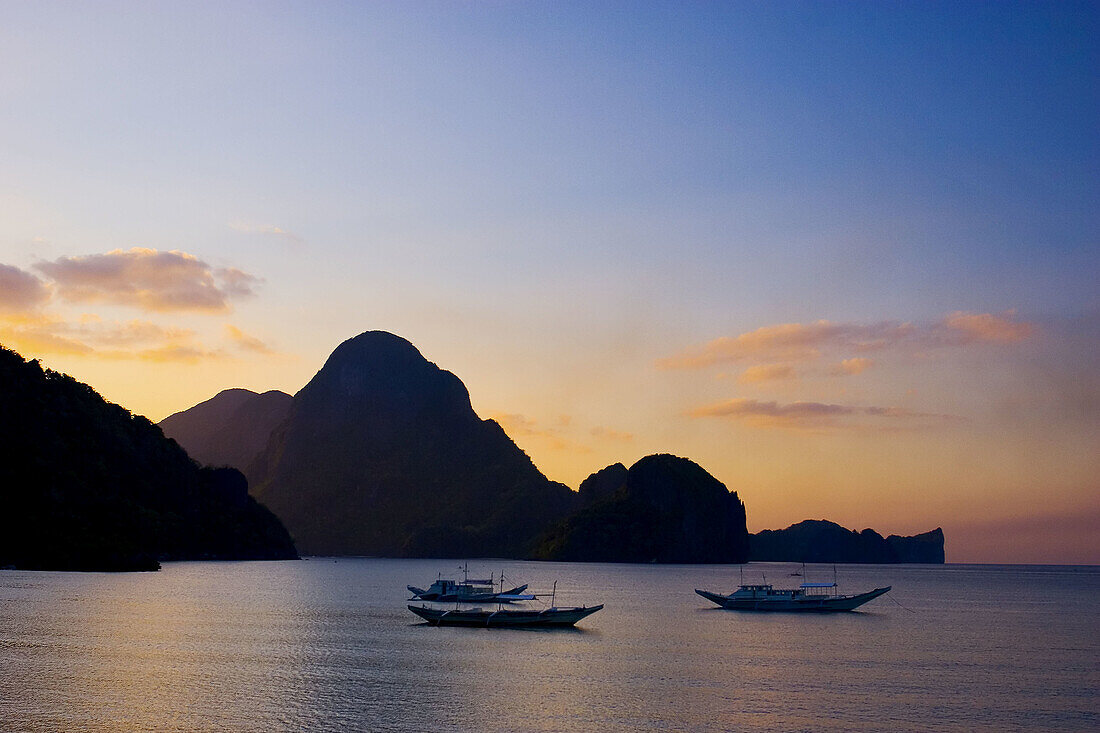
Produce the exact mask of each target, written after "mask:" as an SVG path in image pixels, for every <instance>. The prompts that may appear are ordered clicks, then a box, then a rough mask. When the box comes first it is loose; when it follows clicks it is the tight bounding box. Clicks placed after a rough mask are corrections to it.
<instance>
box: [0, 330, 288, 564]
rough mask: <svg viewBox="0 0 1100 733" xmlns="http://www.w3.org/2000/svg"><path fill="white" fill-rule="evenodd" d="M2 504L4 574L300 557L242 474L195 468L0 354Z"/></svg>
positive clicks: (134, 419)
mask: <svg viewBox="0 0 1100 733" xmlns="http://www.w3.org/2000/svg"><path fill="white" fill-rule="evenodd" d="M0 506H2V508H3V510H2V511H0V567H5V566H14V567H17V568H28V569H31V568H37V569H56V570H153V569H156V568H157V567H158V561H159V560H188V559H225V560H229V559H233V560H241V559H257V560H259V559H263V560H267V559H284V558H294V557H297V553H296V552H295V549H294V544H293V543H292V542H291V539H290V536H289V535H288V534H287V532H286V530H285V529H284V528H283V526H282V524H281V523H280V522H279V520H278V519H277V518H276V517H275V516H274V515H273V514H272V513H271V512H269V511H268V510H267V509H265V508H264V507H263V506H261V505H260V504H258V503H257V502H256V500H255V499H253V498H252V497H251V496H249V495H248V486H247V483H246V482H245V479H244V476H243V475H242V474H241V473H240V472H238V471H236V470H233V469H200V468H199V466H198V465H196V464H195V463H194V461H192V460H191V459H190V458H189V457H188V455H187V453H185V452H184V451H183V449H182V448H180V447H179V445H177V444H176V443H175V442H174V441H171V440H169V439H167V438H165V437H164V435H163V433H162V432H161V431H160V429H159V428H158V427H157V426H155V425H153V423H151V422H149V420H147V419H145V418H144V417H140V416H137V415H131V414H130V413H129V412H127V411H126V410H124V409H123V408H121V407H119V406H118V405H114V404H111V403H109V402H106V401H105V400H104V399H103V398H102V397H100V396H99V395H98V394H96V392H95V390H93V389H92V388H91V387H89V386H88V385H86V384H82V383H80V382H78V381H76V380H75V379H73V378H72V377H69V376H66V375H64V374H59V373H58V372H54V371H51V370H48V369H47V370H44V369H42V367H41V366H40V365H39V364H38V362H37V361H24V360H23V359H22V358H21V357H20V356H19V355H18V354H16V353H15V352H13V351H9V350H7V349H3V348H0Z"/></svg>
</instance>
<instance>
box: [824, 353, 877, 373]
mask: <svg viewBox="0 0 1100 733" xmlns="http://www.w3.org/2000/svg"><path fill="white" fill-rule="evenodd" d="M874 363H875V360H874V359H868V358H866V357H863V356H855V357H852V358H851V359H845V360H844V361H842V362H840V363H839V364H837V365H836V368H835V369H834V370H833V373H834V374H862V373H863V372H865V371H867V370H868V369H870V368H871V365H873V364H874Z"/></svg>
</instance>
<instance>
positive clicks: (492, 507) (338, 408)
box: [249, 331, 576, 557]
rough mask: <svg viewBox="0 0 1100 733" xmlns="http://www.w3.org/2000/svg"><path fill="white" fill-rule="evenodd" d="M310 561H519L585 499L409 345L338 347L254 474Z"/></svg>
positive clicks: (380, 341) (367, 336) (377, 335)
mask: <svg viewBox="0 0 1100 733" xmlns="http://www.w3.org/2000/svg"><path fill="white" fill-rule="evenodd" d="M249 479H250V480H252V479H255V481H256V484H257V486H258V491H259V493H260V495H261V496H263V497H264V499H265V501H268V502H269V503H270V504H271V506H272V507H273V508H274V509H275V510H276V511H277V512H279V514H280V516H282V517H283V518H284V520H285V521H286V522H287V526H288V527H290V529H291V531H292V532H293V533H294V536H295V538H296V539H298V540H300V541H301V546H302V547H303V548H304V549H305V550H306V551H307V552H316V553H335V554H383V555H413V556H436V557H438V556H441V555H452V556H474V555H485V554H495V555H512V556H516V555H522V554H525V553H526V552H527V551H528V550H529V549H530V547H531V543H532V541H533V539H534V537H535V535H536V534H537V532H538V531H539V529H541V527H542V526H544V525H545V523H546V522H547V521H548V519H552V518H557V517H560V516H562V515H564V514H565V513H566V512H567V511H568V510H569V509H570V508H571V507H572V505H573V503H574V502H575V500H576V495H575V494H573V492H571V491H569V489H568V487H565V486H562V485H561V484H556V483H553V482H550V481H548V480H547V479H546V477H545V476H543V475H542V474H541V473H540V472H539V470H538V469H537V468H535V465H534V464H533V463H532V462H531V459H530V458H529V457H528V456H527V455H526V454H525V453H524V452H523V451H521V450H520V449H519V448H518V447H517V446H516V445H515V443H513V442H512V441H511V439H510V438H508V436H507V435H506V434H505V432H504V431H503V430H502V429H501V428H500V426H499V425H498V424H497V423H495V422H493V421H492V420H481V419H480V418H478V416H477V414H476V413H475V412H474V410H473V407H472V406H471V404H470V395H469V392H467V390H466V387H465V386H464V385H463V384H462V382H461V380H459V378H458V377H456V376H455V375H454V374H452V373H450V372H448V371H446V370H444V369H440V368H439V367H438V366H436V365H435V364H433V363H432V362H430V361H428V360H427V359H425V358H424V356H423V355H422V354H421V353H420V352H419V351H418V350H417V349H416V347H414V346H413V345H412V344H411V343H409V342H408V341H407V340H405V339H403V338H401V337H399V336H395V335H394V334H392V333H387V332H385V331H368V332H366V333H362V334H360V335H358V336H356V337H354V338H351V339H348V340H347V341H345V342H343V343H342V344H340V345H339V346H338V347H337V348H336V349H335V350H334V351H333V352H332V354H331V355H330V356H329V358H328V359H327V360H326V361H325V364H324V366H323V367H322V368H321V369H320V371H318V372H317V374H316V375H314V377H313V379H311V380H310V381H309V384H307V385H306V386H305V387H303V388H302V389H301V391H299V392H298V394H296V395H295V396H294V403H293V405H292V406H291V409H290V411H289V414H288V416H287V419H286V421H285V422H284V423H283V424H282V425H281V426H280V427H279V428H278V429H276V430H275V431H274V432H273V433H272V436H271V440H270V441H269V443H268V445H267V447H266V448H265V449H264V451H263V452H262V453H261V454H260V455H259V456H258V457H257V458H256V460H255V462H254V463H253V465H252V467H251V469H250V471H249Z"/></svg>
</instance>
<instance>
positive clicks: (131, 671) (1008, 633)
mask: <svg viewBox="0 0 1100 733" xmlns="http://www.w3.org/2000/svg"><path fill="white" fill-rule="evenodd" d="M456 566H457V563H456V562H455V561H449V560H438V561H436V560H373V559H339V560H332V559H310V560H305V561H301V562H282V563H175V564H167V565H165V567H164V569H163V570H162V571H161V572H159V573H141V574H99V573H87V574H82V573H49V572H23V571H3V572H0V721H3V722H2V725H0V727H2V728H3V729H4V730H66V731H107V730H112V731H114V730H119V731H129V730H179V731H184V730H186V731H191V730H244V731H268V730H333V731H336V730H455V731H466V730H523V731H543V730H545V731H566V730H595V729H603V730H608V729H621V730H695V729H714V730H723V729H724V730H820V729H823V728H834V729H847V730H896V729H909V730H938V731H944V730H947V731H951V730H957V731H963V730H975V729H985V730H1028V729H1030V730H1074V731H1077V730H1086V729H1096V728H1097V727H1098V726H1100V662H1098V658H1100V654H1098V653H1100V610H1098V609H1100V568H1096V567H1037V566H965V565H948V566H885V565H879V566H838V574H839V581H840V583H841V586H842V590H846V591H849V592H856V591H862V590H868V589H870V588H872V587H876V586H882V585H893V586H894V590H893V591H892V592H891V593H889V594H887V595H886V596H884V597H882V598H879V599H877V600H875V601H872V602H871V603H870V604H868V605H867V606H864V607H863V609H864V610H863V611H861V612H857V613H846V614H829V615H800V614H763V613H744V612H736V611H725V610H722V609H718V608H715V607H713V606H712V605H711V604H710V603H708V602H707V601H705V600H704V599H702V598H700V597H698V596H696V595H695V594H694V593H693V592H692V591H693V589H694V588H697V587H698V588H707V589H711V590H719V591H729V590H732V589H733V588H734V587H735V586H736V585H737V583H738V581H739V572H740V569H739V568H738V567H737V566H698V565H684V566H668V565H663V566H661V565H603V564H580V563H577V564H564V563H522V562H514V561H472V562H471V563H470V567H471V575H473V574H474V570H475V569H476V570H477V571H478V572H477V574H478V575H482V574H487V573H488V572H489V571H490V570H493V571H495V572H499V571H500V570H502V569H503V570H504V572H505V573H506V574H507V576H508V578H509V580H512V579H514V580H515V581H516V582H517V583H519V582H530V583H531V586H532V588H533V589H535V590H549V589H550V588H551V586H552V583H553V581H555V580H557V581H558V589H559V591H558V598H557V601H558V605H571V604H576V605H582V604H587V605H592V604H595V603H604V604H606V608H605V609H604V610H603V611H601V612H599V613H597V614H595V615H593V616H590V617H589V618H587V619H585V620H583V621H582V622H581V623H580V625H579V627H578V628H577V629H576V630H573V631H523V630H495V629H461V628H434V627H430V626H426V625H423V624H420V623H419V619H417V618H416V617H414V616H413V615H412V614H411V613H410V612H409V611H408V610H407V609H406V598H407V597H408V593H407V592H406V591H405V585H406V584H409V583H411V584H413V585H420V586H422V587H423V586H427V585H428V584H429V583H430V582H431V581H432V580H434V579H435V578H436V576H437V573H439V572H443V573H444V574H447V575H453V574H454V573H455V572H456ZM797 569H798V568H797V566H794V565H790V564H778V563H776V564H770V563H753V564H751V565H749V566H746V568H745V570H744V572H745V581H746V582H758V581H759V579H760V577H761V575H762V574H766V575H767V578H768V581H769V582H772V583H774V584H776V585H786V584H792V585H793V584H796V583H797V582H799V581H800V580H802V578H798V577H791V576H789V573H790V572H792V571H794V570H797ZM832 573H833V570H832V567H831V566H828V567H825V566H811V567H809V568H808V572H807V575H808V576H809V577H808V579H809V580H822V581H829V580H832ZM899 604H900V605H899Z"/></svg>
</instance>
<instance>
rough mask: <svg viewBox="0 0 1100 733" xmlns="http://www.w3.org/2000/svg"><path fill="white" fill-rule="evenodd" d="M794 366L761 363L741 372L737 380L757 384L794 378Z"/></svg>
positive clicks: (742, 382)
mask: <svg viewBox="0 0 1100 733" xmlns="http://www.w3.org/2000/svg"><path fill="white" fill-rule="evenodd" d="M794 377H795V373H794V367H792V366H791V365H790V364H761V365H759V366H752V367H749V368H748V369H746V370H745V371H743V372H741V374H740V375H738V377H737V381H738V382H739V383H741V384H759V383H761V382H777V381H786V380H788V379H794Z"/></svg>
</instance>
